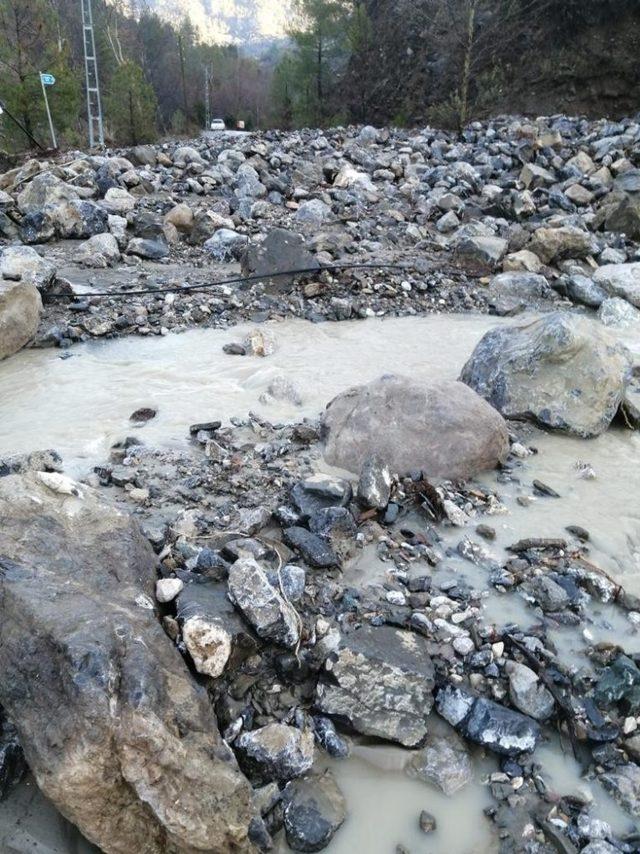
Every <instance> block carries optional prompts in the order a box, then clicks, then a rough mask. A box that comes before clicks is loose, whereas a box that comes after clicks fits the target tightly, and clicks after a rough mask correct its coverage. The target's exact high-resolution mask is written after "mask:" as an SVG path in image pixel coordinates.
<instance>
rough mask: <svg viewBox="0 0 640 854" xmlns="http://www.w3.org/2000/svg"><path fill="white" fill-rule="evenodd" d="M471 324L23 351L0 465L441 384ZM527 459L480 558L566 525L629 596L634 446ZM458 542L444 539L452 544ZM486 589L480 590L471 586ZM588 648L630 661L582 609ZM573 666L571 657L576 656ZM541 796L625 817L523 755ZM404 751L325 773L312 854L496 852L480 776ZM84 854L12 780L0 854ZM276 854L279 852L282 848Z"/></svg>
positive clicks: (85, 464) (508, 604)
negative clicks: (325, 804)
mask: <svg viewBox="0 0 640 854" xmlns="http://www.w3.org/2000/svg"><path fill="white" fill-rule="evenodd" d="M513 322H521V321H519V320H518V321H513V320H510V321H506V320H497V319H496V318H491V317H486V316H461V317H456V316H451V315H442V316H429V317H414V318H411V317H409V318H389V319H380V318H370V319H368V320H366V321H354V322H344V323H339V324H336V323H325V324H317V325H314V324H311V323H308V322H306V321H301V320H287V321H283V322H280V323H269V324H265V325H264V326H263V327H262V328H263V329H266V330H268V332H269V334H270V336H271V337H272V338H273V341H274V342H275V352H274V353H273V354H272V355H270V356H268V357H267V358H259V357H237V356H235V357H234V356H229V355H226V354H225V353H223V351H222V346H223V345H224V344H226V343H229V342H231V341H238V340H242V338H243V337H244V335H245V334H246V333H247V332H248V331H249V330H250V329H251V328H252V327H251V325H248V324H247V325H243V326H240V327H235V328H233V329H227V330H203V329H200V330H192V331H189V332H185V333H183V334H180V335H167V336H166V337H164V338H153V339H151V338H149V339H145V338H125V339H121V340H115V341H107V342H100V343H89V344H84V345H79V346H75V347H72V348H71V349H70V350H69V351H67V353H68V356H69V357H68V358H61V356H63V355H67V353H65V354H63V353H61V351H59V350H31V351H25V352H23V353H20V354H18V355H17V356H15V357H14V358H12V359H10V360H7V361H5V362H3V363H0V456H2V455H4V454H9V453H16V452H22V451H32V450H36V449H42V448H55V449H56V450H58V451H59V452H60V453H61V454H62V455H63V457H64V460H65V466H66V470H67V471H68V472H69V473H71V474H74V475H81V474H82V473H84V472H86V471H88V470H89V469H90V468H91V466H92V465H94V464H96V463H98V462H101V461H103V460H104V459H105V457H106V456H107V453H108V449H109V446H110V445H111V444H112V442H113V441H115V440H117V439H120V438H122V437H123V436H124V435H138V436H139V438H141V439H143V440H144V441H145V442H146V443H147V444H150V445H161V446H172V445H173V446H175V445H179V444H182V443H184V442H186V441H187V435H188V427H189V425H190V424H192V423H194V422H197V421H208V420H212V419H217V418H220V419H221V420H223V421H227V420H228V419H229V418H231V417H232V416H241V417H242V416H245V415H246V414H247V413H248V412H249V411H254V412H258V413H259V414H261V415H264V416H265V417H267V418H269V419H270V420H271V421H284V420H291V419H298V418H300V417H302V416H305V415H309V416H315V415H317V413H318V412H319V411H320V410H321V409H322V408H323V407H324V406H325V405H326V403H327V402H328V401H329V400H330V399H331V398H332V397H333V396H334V395H335V394H337V393H338V392H340V391H342V390H344V389H345V388H347V387H349V386H350V385H353V384H356V383H360V382H366V381H368V380H371V379H373V378H374V377H376V376H379V375H380V374H382V373H389V372H398V373H404V374H408V375H409V376H412V377H414V378H416V379H422V378H443V379H455V378H456V377H457V376H458V374H459V372H460V369H461V367H462V365H463V364H464V362H465V360H466V359H467V358H468V356H469V355H470V353H471V351H472V350H473V348H474V346H475V344H476V343H477V342H478V340H479V339H480V338H481V336H482V335H483V334H484V332H486V331H487V329H489V328H491V327H492V326H495V325H496V324H497V323H513ZM625 339H626V340H625V343H627V344H628V345H629V346H630V347H631V349H632V350H633V351H634V352H635V353H636V354H637V355H638V354H640V341H638V342H636V341H635V340H634V336H631V335H629V334H627V335H626V336H625ZM278 377H286V378H287V380H289V381H290V382H291V383H293V385H294V387H295V388H296V390H297V391H298V393H299V395H300V397H301V400H302V403H301V405H299V406H298V405H294V404H293V403H291V402H289V401H273V400H271V401H268V400H267V401H266V402H265V399H264V394H265V393H266V392H267V389H268V387H269V385H270V383H271V382H272V381H273V380H274V379H277V378H278ZM148 406H150V407H154V408H157V410H158V415H157V417H156V418H155V419H153V420H152V421H150V422H149V423H147V424H146V425H145V426H144V427H142V428H137V427H133V426H132V425H131V424H130V422H129V415H130V414H131V413H132V412H133V411H134V410H136V409H138V408H140V407H148ZM530 441H531V442H532V443H533V444H535V445H536V446H537V448H538V450H539V453H538V455H537V456H534V457H530V458H528V459H527V460H525V461H524V462H523V465H522V468H521V471H520V483H519V484H499V483H497V481H496V475H495V473H489V474H487V475H486V476H485V477H484V478H483V481H484V482H485V483H486V485H489V486H492V487H493V488H495V489H497V491H498V492H499V493H500V495H501V497H502V499H503V501H504V503H505V504H506V506H507V508H508V512H507V513H506V514H503V515H499V516H494V517H491V518H489V519H485V520H483V521H486V522H488V523H489V524H491V525H493V526H494V527H495V528H496V530H497V539H496V541H495V543H494V544H492V545H491V549H492V550H493V551H494V553H495V554H496V556H497V557H500V556H501V555H502V554H503V549H504V547H505V546H507V545H508V544H509V543H512V542H514V541H515V540H517V539H520V538H521V537H526V536H534V535H535V536H551V537H555V536H562V535H563V534H564V528H565V526H566V525H569V524H576V525H582V526H583V527H586V528H587V529H588V530H589V531H590V533H591V543H590V548H591V559H592V560H593V561H594V562H595V563H597V564H598V565H600V566H602V568H603V569H605V570H606V571H608V572H609V573H610V574H611V575H612V576H614V577H615V578H616V579H618V580H619V581H620V582H621V583H623V584H624V585H625V586H626V587H627V588H628V589H630V590H632V591H633V592H636V593H640V509H639V508H638V503H637V500H636V496H637V495H638V493H639V491H640V436H639V435H638V434H636V433H632V432H630V431H628V430H624V429H621V428H616V429H611V430H609V431H608V432H607V433H605V434H604V435H603V436H601V437H600V438H598V439H595V440H592V441H588V442H585V441H580V440H577V439H571V438H567V437H563V436H559V435H550V434H543V433H541V432H540V433H538V432H536V433H535V434H534V435H533V436H532V437H531V440H530ZM580 463H588V464H590V465H591V466H592V467H593V469H594V471H595V473H596V478H595V479H593V480H585V479H583V478H581V477H580V468H579V466H580ZM534 478H538V479H539V480H542V481H544V482H545V483H548V484H549V485H550V486H552V487H553V488H554V489H555V490H556V491H557V492H559V493H560V494H561V496H562V499H561V500H553V499H545V498H538V499H537V500H535V501H534V502H533V504H531V505H530V506H528V507H522V506H520V505H519V504H517V502H516V498H517V497H518V495H521V494H527V495H531V483H532V481H533V479H534ZM464 533H465V532H464V531H458V532H456V531H453V532H449V533H448V534H447V537H448V538H450V540H451V543H452V544H455V541H456V538H457V539H460V538H462V536H463V535H464ZM384 571H385V568H384V567H381V566H379V565H377V564H376V561H375V558H373V557H372V556H371V555H369V554H365V555H363V556H362V557H361V558H360V560H359V562H358V564H357V565H356V567H355V568H354V569H353V572H354V573H355V576H354V577H357V576H359V578H360V581H364V580H366V581H367V583H375V579H376V574H377V573H378V574H380V573H383V572H384ZM446 571H447V572H451V573H461V574H464V575H466V576H468V578H469V580H470V581H471V582H472V583H474V586H482V585H483V584H485V583H484V581H483V578H482V571H481V570H479V569H478V568H477V567H473V566H472V565H470V564H468V563H465V562H463V561H459V562H456V561H447V570H446ZM485 586H486V585H485ZM484 611H485V618H486V619H488V620H490V621H492V622H497V623H500V622H508V621H510V620H516V621H517V622H519V623H521V624H522V625H526V624H527V622H528V621H530V622H531V623H533V618H532V615H531V612H530V610H529V609H528V607H527V606H526V604H525V603H524V602H523V600H520V599H519V598H518V597H516V596H513V595H512V596H508V597H507V596H500V594H498V593H496V592H494V591H490V592H488V593H487V598H486V600H485V602H484ZM585 630H587V631H588V633H589V634H588V635H587V636H586V637H585V638H584V644H585V645H586V643H587V641H588V640H589V638H596V639H607V640H608V639H615V638H616V637H618V638H619V637H620V635H621V634H623V635H624V637H625V639H626V642H627V645H628V646H629V648H630V651H634V650H640V637H639V636H638V634H637V631H636V629H635V628H634V627H633V626H631V624H630V623H629V621H628V620H626V618H624V617H621V615H620V614H619V613H618V612H615V611H614V610H613V609H611V608H607V607H605V606H603V607H600V608H598V607H595V609H594V614H593V615H592V618H591V622H590V624H589V625H588V626H586V627H585ZM556 641H557V643H558V646H559V647H560V648H561V649H564V651H565V654H566V655H567V656H568V657H574V656H576V655H578V656H579V655H580V644H581V642H582V641H581V638H580V636H579V635H578V636H576V635H575V633H574V634H572V635H571V637H570V638H569V637H567V638H564V637H563V636H562V632H561V631H560V630H559V633H558V637H557V638H556ZM585 661H586V659H585ZM538 754H539V759H540V761H541V763H542V764H543V767H544V768H545V771H546V773H547V774H548V776H549V779H550V781H551V782H552V784H554V785H556V786H557V788H558V789H559V790H561V791H562V792H563V793H569V792H570V791H571V792H575V793H584V792H585V789H588V790H589V792H590V794H591V796H592V797H594V798H595V802H596V810H597V813H598V814H599V815H600V816H601V817H603V818H606V819H607V820H609V821H610V822H611V823H612V824H613V825H614V827H615V828H616V829H618V830H620V831H623V830H625V829H626V828H628V827H629V825H630V821H629V819H628V818H627V817H626V816H625V815H624V814H623V813H622V812H621V811H620V810H619V808H618V807H617V806H616V805H615V804H614V803H613V802H612V801H611V800H610V799H609V798H608V797H607V796H606V795H605V794H604V792H603V791H602V790H601V789H600V788H599V786H598V784H597V783H587V782H586V781H584V780H582V779H581V778H580V769H579V768H578V767H577V766H576V767H574V766H573V765H572V764H571V762H567V761H565V760H566V757H564V756H563V754H562V752H561V750H560V748H559V746H558V745H555V744H549V745H546V746H544V747H541V748H539V750H538ZM405 759H406V753H405V752H404V751H402V750H400V749H399V748H395V747H390V746H377V747H371V746H366V745H357V746H356V748H355V750H354V755H353V757H352V758H351V759H350V760H348V761H347V762H343V763H332V767H333V769H334V772H335V773H336V775H337V777H338V780H339V782H340V785H341V787H342V788H343V790H344V792H345V795H346V798H347V803H348V807H349V817H348V819H347V822H346V823H345V825H344V827H343V828H342V829H341V831H340V832H339V833H338V834H337V835H336V837H335V839H334V841H333V842H332V844H331V845H330V846H329V848H328V849H327V850H328V851H329V852H331V854H347V852H353V851H356V850H362V851H368V852H371V854H392V852H393V851H394V850H395V846H396V845H398V844H403V845H405V846H406V847H407V848H408V849H409V850H410V851H412V852H427V851H428V852H429V854H450V852H452V851H455V852H457V854H467V852H468V854H471V852H474V854H483V852H485V851H486V852H489V851H492V850H496V844H495V839H494V837H493V835H492V831H491V827H490V825H489V823H488V822H487V821H486V820H485V819H484V817H483V814H482V810H483V808H484V807H485V806H487V804H488V803H489V800H488V789H487V786H486V785H485V781H486V773H487V772H488V771H490V770H492V767H493V766H491V763H490V762H489V763H484V764H483V763H478V768H477V771H478V773H477V778H476V780H475V781H474V782H473V783H472V784H471V785H470V786H469V787H468V788H467V789H466V790H465V791H463V792H461V793H458V795H456V796H455V797H454V798H452V799H446V798H445V797H444V796H443V795H441V794H439V793H438V792H435V791H434V790H432V789H431V788H429V787H427V786H426V785H425V784H422V783H419V782H417V781H414V780H410V779H409V778H407V777H406V775H404V773H403V772H402V766H403V764H404V761H405ZM422 809H427V810H429V811H430V812H432V813H433V814H434V815H435V816H436V819H437V821H438V831H437V832H436V833H435V834H434V835H433V836H431V837H429V838H427V837H425V836H422V835H421V834H420V831H419V830H418V824H417V822H418V815H419V813H420V811H421V810H422ZM92 850H93V849H92V848H91V847H90V846H88V844H87V843H85V842H84V841H83V840H82V838H81V837H80V836H79V834H77V833H76V832H75V831H74V830H73V829H72V828H71V827H70V826H69V825H68V824H67V823H66V822H64V820H63V819H62V818H61V817H60V816H59V815H58V814H57V813H56V812H55V810H54V809H53V808H52V807H51V806H50V805H49V804H48V803H47V802H46V801H45V799H43V798H42V796H41V795H40V794H39V792H38V791H37V787H36V786H35V785H34V783H33V781H32V780H27V781H26V782H25V783H24V784H23V785H22V786H20V787H19V788H18V789H17V790H16V791H15V792H14V793H13V794H12V796H11V797H10V798H9V800H8V801H6V802H5V803H3V804H0V851H1V852H2V854H4V852H7V854H27V852H37V854H88V852H90V851H92ZM281 850H286V849H284V848H282V849H281Z"/></svg>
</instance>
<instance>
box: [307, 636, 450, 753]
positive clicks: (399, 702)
mask: <svg viewBox="0 0 640 854" xmlns="http://www.w3.org/2000/svg"><path fill="white" fill-rule="evenodd" d="M433 686H434V671H433V664H432V663H431V658H430V657H429V654H428V651H427V644H426V641H425V640H424V638H422V637H421V636H420V635H417V634H414V633H413V632H407V631H403V630H401V629H394V628H392V627H391V626H381V627H379V628H375V627H373V626H363V627H362V628H360V629H357V630H356V631H353V632H351V634H349V635H347V636H346V637H344V638H343V640H342V642H341V645H340V649H339V650H338V652H337V653H335V654H334V655H332V656H330V658H329V660H328V661H327V663H326V673H325V678H324V680H323V681H321V682H320V683H319V685H318V689H317V695H316V708H317V709H318V711H320V712H323V713H324V714H327V715H331V716H333V717H335V718H337V719H338V720H341V721H344V722H346V723H347V724H348V725H349V726H351V727H353V729H355V730H356V731H357V732H360V733H362V734H363V735H371V736H376V737H378V738H384V739H388V740H389V741H395V742H398V743H399V744H402V745H404V746H405V747H415V746H416V745H418V744H420V742H421V741H422V740H423V739H424V737H425V736H426V734H427V717H428V715H429V712H430V711H431V708H432V706H433V693H432V692H433Z"/></svg>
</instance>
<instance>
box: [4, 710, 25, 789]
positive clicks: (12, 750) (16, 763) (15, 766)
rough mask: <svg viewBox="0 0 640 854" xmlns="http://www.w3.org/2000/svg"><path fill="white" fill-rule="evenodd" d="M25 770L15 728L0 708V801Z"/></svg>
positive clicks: (20, 778)
mask: <svg viewBox="0 0 640 854" xmlns="http://www.w3.org/2000/svg"><path fill="white" fill-rule="evenodd" d="M27 770H28V769H27V763H26V761H25V758H24V753H23V752H22V748H21V747H20V742H19V741H18V733H17V731H16V728H15V727H14V726H13V724H12V723H11V722H10V721H8V720H7V719H6V718H5V717H4V715H3V713H2V709H0V801H1V800H2V799H3V798H4V797H6V795H8V794H9V792H10V791H11V789H12V788H13V787H14V786H16V785H17V784H18V783H19V782H20V780H22V778H23V777H24V775H25V774H26V772H27Z"/></svg>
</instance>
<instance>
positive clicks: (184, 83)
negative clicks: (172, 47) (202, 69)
mask: <svg viewBox="0 0 640 854" xmlns="http://www.w3.org/2000/svg"><path fill="white" fill-rule="evenodd" d="M178 51H179V53H180V76H181V77H182V98H183V101H184V117H185V119H186V120H187V122H189V101H188V99H187V77H186V74H185V70H184V48H183V45H182V36H178Z"/></svg>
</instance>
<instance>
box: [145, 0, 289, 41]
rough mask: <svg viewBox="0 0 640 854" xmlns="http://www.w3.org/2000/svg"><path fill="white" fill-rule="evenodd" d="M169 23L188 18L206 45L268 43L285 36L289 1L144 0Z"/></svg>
mask: <svg viewBox="0 0 640 854" xmlns="http://www.w3.org/2000/svg"><path fill="white" fill-rule="evenodd" d="M145 5H146V6H148V7H149V8H150V9H152V10H153V11H155V12H157V13H158V14H159V15H161V16H162V17H164V18H167V19H168V20H170V21H180V20H182V19H183V18H184V17H185V16H187V15H188V16H189V18H190V19H191V22H192V24H194V26H196V27H197V28H198V30H199V31H200V34H201V36H202V37H203V38H204V39H206V40H207V41H215V42H218V43H228V42H235V43H238V44H240V43H245V44H253V43H255V42H265V41H269V40H272V39H279V38H282V37H283V36H284V33H285V25H286V22H287V17H288V15H289V11H290V0H145Z"/></svg>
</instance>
